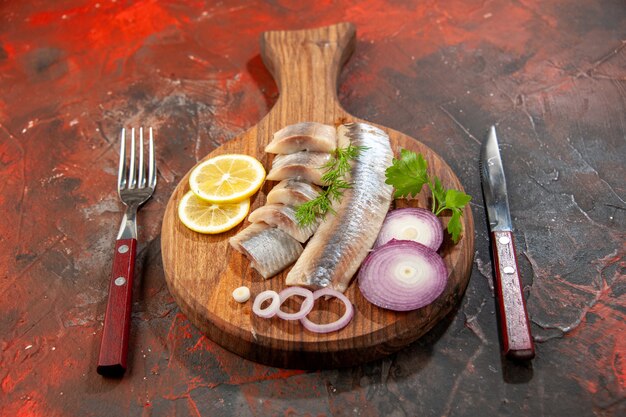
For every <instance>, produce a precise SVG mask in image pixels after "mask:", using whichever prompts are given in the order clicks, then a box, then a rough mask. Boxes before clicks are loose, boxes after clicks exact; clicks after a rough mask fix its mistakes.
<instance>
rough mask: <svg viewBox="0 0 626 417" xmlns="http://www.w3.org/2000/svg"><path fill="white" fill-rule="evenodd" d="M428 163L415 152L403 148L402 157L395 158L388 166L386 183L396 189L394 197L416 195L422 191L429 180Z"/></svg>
mask: <svg viewBox="0 0 626 417" xmlns="http://www.w3.org/2000/svg"><path fill="white" fill-rule="evenodd" d="M427 169H428V163H427V162H426V160H425V159H424V157H423V156H422V154H419V155H417V154H416V153H415V152H412V151H408V150H406V149H402V150H401V151H400V159H395V158H394V159H393V163H392V165H391V166H390V167H389V168H387V170H386V171H385V175H386V177H387V180H386V181H385V183H387V184H389V185H393V187H394V188H395V189H396V191H395V193H394V197H396V198H398V197H415V196H416V195H417V194H419V193H420V192H421V191H422V187H423V186H424V184H426V183H427V182H428V173H427V172H426V171H427Z"/></svg>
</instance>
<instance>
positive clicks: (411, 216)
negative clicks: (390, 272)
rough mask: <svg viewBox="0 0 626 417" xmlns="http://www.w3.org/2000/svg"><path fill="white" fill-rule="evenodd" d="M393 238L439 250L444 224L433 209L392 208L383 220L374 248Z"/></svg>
mask: <svg viewBox="0 0 626 417" xmlns="http://www.w3.org/2000/svg"><path fill="white" fill-rule="evenodd" d="M391 239H398V240H412V241H414V242H417V243H421V244H422V245H425V246H428V247H429V248H431V249H432V250H437V249H439V246H441V242H443V226H442V225H441V221H440V220H439V218H438V217H437V216H435V214H434V213H433V212H432V211H429V210H426V209H423V208H401V209H396V210H391V211H390V212H389V213H387V217H385V220H384V221H383V225H382V226H381V228H380V232H379V233H378V238H377V239H376V242H374V248H377V247H379V246H382V245H384V244H385V243H387V242H389V241H390V240H391Z"/></svg>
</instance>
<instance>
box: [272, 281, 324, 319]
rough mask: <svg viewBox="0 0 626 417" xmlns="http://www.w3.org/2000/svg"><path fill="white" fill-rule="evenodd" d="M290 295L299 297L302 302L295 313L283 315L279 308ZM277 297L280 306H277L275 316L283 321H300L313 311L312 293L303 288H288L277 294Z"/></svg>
mask: <svg viewBox="0 0 626 417" xmlns="http://www.w3.org/2000/svg"><path fill="white" fill-rule="evenodd" d="M292 295H301V296H302V297H304V301H302V304H300V310H299V311H298V312H297V313H285V312H284V311H282V310H281V309H280V307H281V306H282V305H283V303H284V302H285V301H287V299H288V298H289V297H291V296H292ZM278 296H279V297H280V305H279V306H278V311H276V315H277V316H278V317H280V318H281V319H283V320H300V319H301V318H302V317H305V316H306V315H307V314H309V313H310V312H311V310H313V303H314V302H315V300H314V299H313V293H312V292H311V290H308V289H306V288H303V287H288V288H285V289H284V290H282V291H281V292H280V293H278Z"/></svg>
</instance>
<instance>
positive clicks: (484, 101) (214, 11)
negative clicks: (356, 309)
mask: <svg viewBox="0 0 626 417" xmlns="http://www.w3.org/2000/svg"><path fill="white" fill-rule="evenodd" d="M313 3H315V5H313ZM354 3H355V2H350V1H337V2H331V1H320V2H287V1H272V2H258V1H257V2H253V1H232V2H226V1H225V2H213V1H206V2H201V1H196V2H185V1H156V0H152V1H151V0H144V1H138V2H131V1H122V0H118V1H110V0H99V1H92V0H63V1H55V2H45V1H41V0H40V1H31V2H20V1H13V2H10V1H4V2H2V3H1V4H0V172H1V174H2V181H1V182H0V190H1V193H0V207H1V212H2V216H1V217H0V244H1V246H0V248H1V250H0V259H1V262H0V265H1V266H0V268H1V269H0V271H1V274H0V294H1V304H0V305H1V307H0V362H1V365H0V389H1V394H0V410H1V413H2V415H6V416H124V415H132V416H139V415H141V416H170V415H177V416H187V415H190V416H197V415H203V416H204V415H207V416H208V415H211V416H232V415H241V416H248V415H280V416H283V415H284V416H331V415H333V416H349V415H358V416H375V415H385V416H418V415H420V416H421V415H424V416H428V415H437V416H438V415H446V416H477V415H481V416H504V415H511V416H553V415H565V416H579V415H580V416H589V415H599V416H611V415H615V416H617V415H626V401H625V400H624V398H625V396H626V336H625V334H626V317H625V316H626V296H625V295H624V294H625V293H626V279H625V273H624V269H625V260H624V253H625V245H624V241H625V239H624V238H625V230H626V218H625V213H626V202H625V201H624V200H625V199H626V190H625V187H624V185H625V178H626V175H625V170H624V163H625V161H626V5H625V4H624V3H623V2H622V1H617V0H615V1H599V0H593V1H564V0H559V1H557V0H516V1H504V0H494V1H464V0H463V1H461V0H448V1H435V0H432V1H424V2H417V1H413V2H411V1H391V2H384V1H380V0H368V1H364V2H359V4H354ZM340 21H350V22H353V23H354V24H355V25H356V27H357V45H356V51H355V54H354V55H353V56H352V58H351V59H350V60H349V62H348V63H347V65H346V67H345V68H344V71H343V73H342V76H341V85H340V89H339V95H340V99H341V102H342V104H343V105H344V106H345V108H346V109H347V110H348V111H349V112H351V113H352V114H354V115H356V116H358V117H361V118H364V119H367V120H371V121H373V122H376V123H380V124H382V125H385V126H389V127H391V128H394V129H397V130H399V131H401V132H404V133H407V134H409V135H411V136H413V137H415V138H418V139H419V140H421V141H422V142H424V143H426V144H427V145H428V146H430V147H431V148H432V149H434V150H435V151H436V152H438V153H439V154H440V155H442V156H443V157H444V158H445V159H446V161H447V162H448V163H449V164H450V165H451V166H452V167H453V168H454V170H455V171H456V172H457V175H458V176H459V178H460V179H461V181H462V182H463V184H464V186H465V188H466V190H467V191H468V192H469V193H470V194H471V195H472V196H473V197H474V201H473V202H472V204H471V210H472V212H473V214H474V216H475V221H476V237H475V238H476V253H475V258H474V267H473V271H472V276H471V279H470V283H469V287H468V289H467V292H466V293H465V296H464V298H463V301H462V303H461V304H460V305H459V307H458V309H457V310H456V311H454V312H453V313H452V314H450V315H449V316H448V317H447V318H446V319H445V320H444V321H443V322H441V323H440V324H439V325H437V326H436V327H435V329H434V330H433V331H431V332H430V333H429V334H427V335H426V336H425V337H423V338H421V339H420V340H419V341H417V342H416V343H414V344H412V345H410V346H408V347H406V348H405V349H403V350H401V351H400V352H398V353H397V354H394V355H391V356H389V357H388V358H386V359H383V360H380V361H377V362H374V363H369V364H365V365H362V366H359V367H355V368H349V369H341V370H330V371H320V372H309V371H307V372H305V371H297V370H282V369H276V368H269V367H265V366H262V365H259V364H255V363H252V362H249V361H246V360H242V359H241V358H239V357H237V356H235V355H233V354H231V353H229V352H227V351H225V350H223V349H222V348H220V347H219V346H217V345H215V344H214V343H212V342H211V341H210V340H208V339H207V338H206V337H204V336H203V335H202V334H201V333H200V332H199V331H198V330H196V329H195V328H194V327H193V326H192V325H191V324H190V323H189V321H188V320H187V319H186V318H185V316H184V315H182V314H181V313H180V312H179V310H178V307H177V306H176V304H175V303H174V301H173V299H172V297H171V296H170V294H169V292H168V289H167V286H166V284H165V280H164V276H163V268H162V263H161V255H160V238H159V233H160V222H161V218H162V215H163V211H164V208H165V204H166V202H167V200H168V198H169V195H170V193H171V192H172V190H173V189H174V187H175V185H176V184H177V182H178V181H179V180H180V178H181V177H182V176H183V175H184V174H185V173H186V172H187V170H189V168H191V167H192V166H193V165H194V164H195V162H196V161H198V160H199V159H201V158H202V157H203V156H204V155H206V154H207V153H208V152H210V151H211V150H213V149H215V148H216V147H217V146H219V145H220V144H222V143H224V142H226V141H228V140H229V139H231V138H233V137H235V136H237V135H238V134H240V133H242V132H244V131H245V130H246V129H247V128H248V127H249V126H251V125H253V124H255V123H256V122H257V121H258V120H259V119H260V118H261V117H262V116H263V115H264V114H265V113H266V112H267V111H268V109H269V108H271V106H272V104H273V103H274V102H275V101H276V98H277V95H278V91H277V89H276V85H275V83H274V81H273V80H272V78H271V76H270V74H269V72H268V71H267V70H266V69H265V67H264V66H263V63H262V61H261V59H260V57H259V42H258V41H259V35H260V34H261V33H262V32H263V31H266V30H272V29H300V28H309V27H316V26H321V25H326V24H331V23H336V22H340ZM490 124H496V126H497V129H498V131H499V134H500V142H501V148H502V153H503V159H504V162H505V165H506V170H507V176H508V178H507V179H508V183H509V192H510V199H511V206H512V215H513V217H514V222H515V226H516V231H515V237H516V239H517V242H518V250H519V261H520V268H521V270H522V275H523V281H524V289H525V294H526V296H527V299H528V310H529V314H530V318H531V322H532V329H533V332H534V336H535V340H536V342H537V357H536V359H535V360H534V361H533V362H532V364H531V365H516V364H513V363H509V362H507V361H505V360H503V359H502V358H501V355H500V340H499V335H498V326H497V320H496V315H495V301H494V294H493V280H492V270H491V263H490V255H489V241H488V234H487V229H486V221H485V212H484V209H483V206H482V194H481V188H480V182H479V174H478V154H479V145H480V142H481V141H482V140H483V138H484V134H485V133H486V131H487V128H488V126H489V125H490ZM124 125H125V126H131V125H137V126H138V125H145V126H148V125H150V126H153V127H154V128H155V129H156V138H157V148H158V166H159V185H158V189H157V191H156V193H155V195H154V197H153V199H152V200H151V201H150V202H149V203H148V204H147V205H146V206H145V207H144V208H143V209H142V211H141V212H140V227H139V233H140V242H139V252H138V263H137V278H138V279H137V280H136V287H135V292H134V298H133V321H132V330H131V349H130V363H131V365H130V369H129V371H128V372H127V374H126V376H125V377H124V378H123V379H120V380H108V379H103V378H101V377H100V376H99V375H97V374H96V372H95V365H96V360H97V354H98V347H99V341H100V336H101V329H102V320H103V316H104V309H105V305H106V297H107V285H108V279H109V274H110V268H111V260H112V248H113V244H114V239H115V235H116V233H117V228H118V223H119V221H120V218H121V215H122V206H121V204H120V203H119V201H118V197H117V194H116V192H115V189H114V184H115V177H116V169H117V158H118V144H117V141H118V139H117V138H118V134H119V130H120V128H121V127H122V126H124Z"/></svg>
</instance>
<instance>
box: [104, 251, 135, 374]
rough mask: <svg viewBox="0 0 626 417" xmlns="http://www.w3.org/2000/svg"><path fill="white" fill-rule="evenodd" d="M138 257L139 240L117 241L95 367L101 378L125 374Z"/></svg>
mask: <svg viewBox="0 0 626 417" xmlns="http://www.w3.org/2000/svg"><path fill="white" fill-rule="evenodd" d="M136 254H137V239H119V240H117V241H116V242H115V254H114V255H113V270H112V271H111V279H110V281H109V298H108V301H107V309H106V313H105V315H104V329H103V330H102V340H101V341H100V354H99V356H98V367H97V368H96V369H97V372H98V373H99V374H100V375H104V376H112V377H119V376H122V375H123V374H124V372H125V371H126V362H127V358H128V336H129V332H130V321H131V307H132V298H133V278H134V275H135V257H136Z"/></svg>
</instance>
